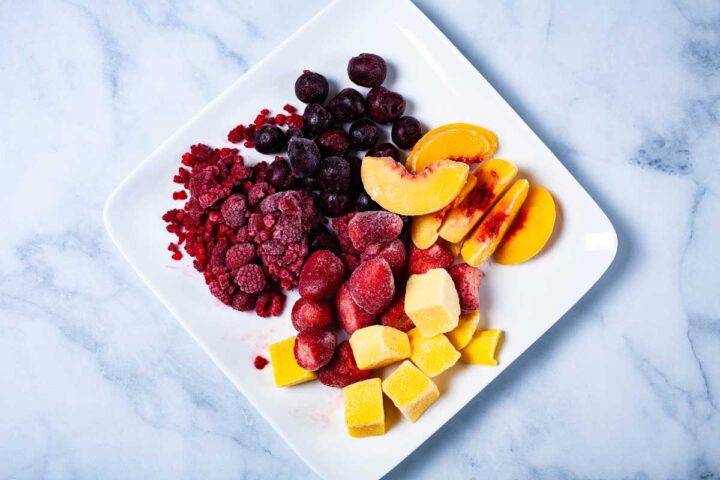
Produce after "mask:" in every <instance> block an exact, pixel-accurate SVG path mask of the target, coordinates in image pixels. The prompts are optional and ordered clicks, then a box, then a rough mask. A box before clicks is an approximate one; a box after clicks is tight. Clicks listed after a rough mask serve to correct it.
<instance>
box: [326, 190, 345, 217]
mask: <svg viewBox="0 0 720 480" xmlns="http://www.w3.org/2000/svg"><path fill="white" fill-rule="evenodd" d="M318 200H319V205H318V206H319V207H320V210H322V212H323V213H324V214H325V215H327V216H328V217H331V218H334V217H340V216H342V215H345V214H346V213H348V212H349V211H350V209H351V208H352V203H353V202H352V197H351V196H350V195H349V194H347V193H336V192H321V193H320V196H319V197H318Z"/></svg>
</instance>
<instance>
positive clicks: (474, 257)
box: [460, 179, 530, 267]
mask: <svg viewBox="0 0 720 480" xmlns="http://www.w3.org/2000/svg"><path fill="white" fill-rule="evenodd" d="M529 186H530V184H529V183H528V181H527V180H525V179H522V180H518V181H516V182H515V183H513V185H512V187H510V189H509V190H508V191H507V193H505V195H503V196H502V198H501V199H500V200H499V201H498V202H497V203H496V204H495V206H494V207H493V208H492V209H491V210H490V212H489V213H488V214H487V215H486V216H485V218H484V219H483V221H482V222H480V225H478V226H477V228H476V229H475V230H474V231H473V232H472V233H471V234H470V235H469V236H468V237H467V238H466V239H465V241H464V242H463V246H462V249H461V250H460V253H461V254H462V257H463V260H465V261H466V262H467V263H469V264H470V265H472V266H473V267H477V266H478V265H480V264H481V263H483V262H484V261H485V260H487V259H488V258H490V256H491V255H492V254H493V253H494V252H495V249H496V248H497V246H498V244H499V243H500V241H501V240H502V238H503V236H505V232H507V230H508V228H510V225H511V224H512V222H513V220H515V217H516V216H517V214H518V212H519V211H520V207H521V206H522V204H523V202H524V201H525V197H527V192H528V188H529Z"/></svg>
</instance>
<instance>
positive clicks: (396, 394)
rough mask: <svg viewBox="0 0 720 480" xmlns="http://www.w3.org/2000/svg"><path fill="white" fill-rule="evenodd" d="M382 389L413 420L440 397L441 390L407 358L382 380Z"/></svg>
mask: <svg viewBox="0 0 720 480" xmlns="http://www.w3.org/2000/svg"><path fill="white" fill-rule="evenodd" d="M382 389H383V392H385V395H387V396H388V397H389V398H390V400H392V402H393V403H394V404H395V406H396V407H397V408H398V409H399V410H400V411H401V412H402V414H403V415H405V416H406V417H407V418H408V420H410V421H411V422H415V421H417V419H418V418H420V416H421V415H422V414H423V413H424V412H425V410H427V409H428V407H429V406H430V405H432V404H433V403H435V400H437V399H438V398H439V397H440V390H438V388H437V385H435V383H433V381H432V380H430V378H428V376H427V375H425V374H424V373H423V372H421V371H420V370H419V369H418V368H417V367H416V366H415V365H413V364H412V362H410V361H409V360H405V361H404V362H403V363H401V364H400V366H399V367H398V368H396V369H395V371H394V372H392V373H391V374H390V375H389V376H388V377H387V378H386V379H385V380H383V382H382Z"/></svg>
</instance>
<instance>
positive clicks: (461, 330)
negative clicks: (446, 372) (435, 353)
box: [446, 310, 480, 350]
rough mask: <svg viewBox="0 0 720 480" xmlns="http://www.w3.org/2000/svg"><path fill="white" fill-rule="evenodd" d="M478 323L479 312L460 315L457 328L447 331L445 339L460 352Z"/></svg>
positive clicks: (468, 341)
mask: <svg viewBox="0 0 720 480" xmlns="http://www.w3.org/2000/svg"><path fill="white" fill-rule="evenodd" d="M479 323H480V312H479V311H477V310H475V311H474V312H470V313H466V314H464V315H460V320H458V326H457V327H455V329H454V330H451V331H449V332H448V333H447V334H446V335H447V338H448V339H449V340H450V342H452V344H453V346H454V347H455V348H456V349H458V350H462V349H463V348H465V347H466V346H467V344H468V343H470V339H471V338H472V336H473V334H474V333H475V330H477V326H478V324H479Z"/></svg>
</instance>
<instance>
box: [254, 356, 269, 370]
mask: <svg viewBox="0 0 720 480" xmlns="http://www.w3.org/2000/svg"><path fill="white" fill-rule="evenodd" d="M267 364H268V359H267V358H265V357H263V356H261V355H258V356H257V357H255V360H254V361H253V365H255V368H257V369H258V370H262V369H263V368H265V366H266V365H267Z"/></svg>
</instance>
